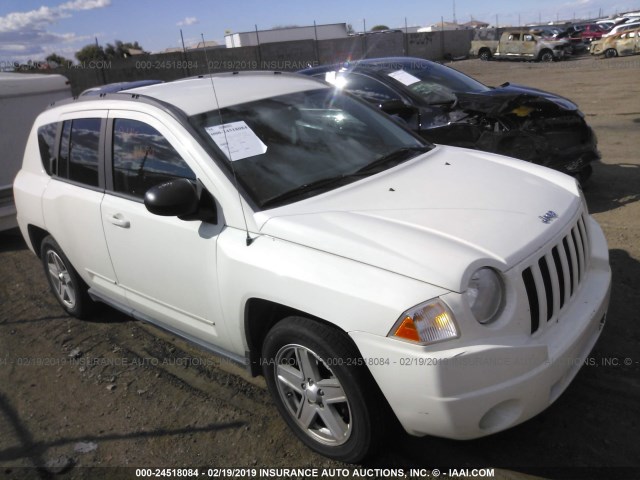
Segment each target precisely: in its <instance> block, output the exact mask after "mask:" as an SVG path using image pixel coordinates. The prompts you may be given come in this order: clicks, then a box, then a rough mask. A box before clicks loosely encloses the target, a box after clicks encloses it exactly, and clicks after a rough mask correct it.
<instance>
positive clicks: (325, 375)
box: [262, 317, 394, 463]
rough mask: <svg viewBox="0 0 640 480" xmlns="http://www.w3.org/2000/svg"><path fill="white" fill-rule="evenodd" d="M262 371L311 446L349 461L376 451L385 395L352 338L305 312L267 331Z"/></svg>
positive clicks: (286, 416)
mask: <svg viewBox="0 0 640 480" xmlns="http://www.w3.org/2000/svg"><path fill="white" fill-rule="evenodd" d="M262 352H263V359H262V362H263V363H262V365H263V373H264V376H265V379H266V381H267V386H268V387H269V392H270V393H271V395H272V397H273V399H274V402H275V403H276V406H277V407H278V411H279V413H280V415H281V416H282V417H283V419H284V420H285V422H286V423H287V424H288V426H289V428H291V430H292V431H293V433H294V434H295V435H296V436H297V437H298V438H299V439H300V440H301V441H302V442H303V443H304V444H305V445H307V446H308V447H309V448H311V449H312V450H314V451H316V452H318V453H320V454H321V455H324V456H326V457H329V458H332V459H335V460H339V461H343V462H349V463H356V462H360V461H362V460H363V459H364V458H366V457H367V456H369V455H370V454H373V453H374V452H375V451H376V449H377V448H378V447H379V444H380V442H381V441H382V439H383V437H384V430H385V425H384V424H386V423H389V424H392V423H393V422H392V421H390V420H391V419H393V418H394V417H393V415H390V414H388V413H387V412H386V409H385V408H384V406H385V403H384V399H383V398H381V397H382V395H381V394H380V392H379V390H378V388H377V385H375V382H374V380H373V378H372V377H371V374H370V373H369V371H368V368H367V366H366V365H365V364H364V362H363V361H362V357H361V356H360V353H359V352H358V350H357V348H356V347H355V345H354V344H353V342H352V341H351V339H350V338H349V337H348V336H347V335H346V334H344V333H343V332H342V331H340V330H338V329H336V328H333V327H329V326H327V325H324V324H322V323H319V322H316V321H313V320H310V319H308V318H304V317H288V318H285V319H284V320H282V321H280V322H278V323H277V324H276V325H275V326H274V327H273V328H272V329H271V331H270V332H269V333H268V334H267V337H266V339H265V341H264V344H263V348H262Z"/></svg>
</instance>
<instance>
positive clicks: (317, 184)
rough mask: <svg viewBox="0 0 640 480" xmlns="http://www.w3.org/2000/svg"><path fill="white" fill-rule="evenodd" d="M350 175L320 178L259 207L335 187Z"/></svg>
mask: <svg viewBox="0 0 640 480" xmlns="http://www.w3.org/2000/svg"><path fill="white" fill-rule="evenodd" d="M349 176H350V175H337V176H335V177H328V178H321V179H320V180H315V181H313V182H310V183H305V184H304V185H300V186H299V187H296V188H294V189H293V190H287V191H286V192H284V193H280V194H278V195H275V196H273V197H271V198H267V199H266V200H265V201H263V202H262V203H261V204H260V206H261V207H266V206H273V205H274V204H279V203H282V202H284V201H286V200H289V199H290V198H295V197H299V196H301V195H304V194H305V193H308V192H311V191H313V190H319V189H321V188H323V187H328V186H332V185H335V184H337V183H339V182H341V181H343V180H345V179H346V178H347V177H349Z"/></svg>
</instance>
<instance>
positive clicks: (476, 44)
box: [469, 30, 570, 62]
mask: <svg viewBox="0 0 640 480" xmlns="http://www.w3.org/2000/svg"><path fill="white" fill-rule="evenodd" d="M569 50H570V44H569V41H567V40H566V39H562V40H554V39H548V38H543V37H541V36H540V35H538V34H537V33H535V32H531V31H527V30H513V31H507V32H503V33H502V35H501V36H500V40H473V41H472V42H471V50H470V51H469V55H471V56H472V57H475V56H477V57H478V58H480V60H491V59H492V58H494V57H495V58H505V59H510V60H539V61H541V62H553V61H554V60H562V59H563V58H564V57H565V56H566V55H567V54H568V53H569Z"/></svg>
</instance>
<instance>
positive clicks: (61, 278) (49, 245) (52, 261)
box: [40, 235, 95, 318]
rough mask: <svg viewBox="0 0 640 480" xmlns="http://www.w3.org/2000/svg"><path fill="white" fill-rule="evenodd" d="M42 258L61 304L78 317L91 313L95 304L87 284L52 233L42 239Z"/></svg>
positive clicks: (53, 289)
mask: <svg viewBox="0 0 640 480" xmlns="http://www.w3.org/2000/svg"><path fill="white" fill-rule="evenodd" d="M40 259H41V260H42V266H43V267H44V272H45V275H46V276H47V280H48V282H49V286H50V287H51V291H52V292H53V294H54V296H55V297H56V300H58V303H60V306H62V308H63V309H64V310H65V311H66V312H67V313H68V314H69V315H73V316H74V317H78V318H84V317H86V316H87V315H88V314H89V313H91V311H92V310H93V307H94V305H95V304H94V302H93V301H92V300H91V297H90V296H89V294H88V293H87V290H88V289H87V285H86V284H85V283H84V281H83V280H82V279H81V278H80V276H79V275H78V272H76V270H75V269H74V268H73V265H71V262H70V261H69V259H68V258H67V256H66V255H65V254H64V252H63V251H62V249H61V248H60V245H58V243H57V242H56V241H55V240H54V239H53V237H52V236H50V235H49V236H47V237H45V239H44V240H43V241H42V244H41V246H40Z"/></svg>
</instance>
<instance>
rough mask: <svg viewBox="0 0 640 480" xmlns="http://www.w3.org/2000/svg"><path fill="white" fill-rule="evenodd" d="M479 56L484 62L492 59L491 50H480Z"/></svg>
mask: <svg viewBox="0 0 640 480" xmlns="http://www.w3.org/2000/svg"><path fill="white" fill-rule="evenodd" d="M478 57H479V58H480V60H482V61H483V62H488V61H489V60H491V52H490V51H489V50H487V49H484V50H480V54H479V55H478Z"/></svg>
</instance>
